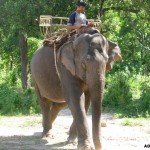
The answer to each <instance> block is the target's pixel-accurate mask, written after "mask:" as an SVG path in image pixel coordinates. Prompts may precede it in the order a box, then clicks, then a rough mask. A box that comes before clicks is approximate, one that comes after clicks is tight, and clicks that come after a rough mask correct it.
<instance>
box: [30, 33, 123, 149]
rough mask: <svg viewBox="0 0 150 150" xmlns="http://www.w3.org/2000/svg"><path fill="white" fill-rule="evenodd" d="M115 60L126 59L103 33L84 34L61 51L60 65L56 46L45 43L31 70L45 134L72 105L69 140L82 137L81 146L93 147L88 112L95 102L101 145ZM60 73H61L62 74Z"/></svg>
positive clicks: (96, 143) (94, 128) (94, 117)
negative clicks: (107, 85)
mask: <svg viewBox="0 0 150 150" xmlns="http://www.w3.org/2000/svg"><path fill="white" fill-rule="evenodd" d="M115 61H122V57H121V51H120V49H119V47H118V46H117V45H116V44H114V43H112V42H110V41H108V40H106V38H105V37H104V36H103V35H101V34H100V33H95V34H93V35H90V34H87V33H84V34H81V35H80V36H79V37H77V39H76V40H75V41H68V42H66V43H65V44H63V46H61V47H60V49H59V50H58V51H57V68H58V71H56V66H55V63H54V49H53V47H47V46H42V47H41V48H39V49H38V50H37V51H36V53H35V54H34V56H33V58H32V62H31V72H32V77H33V81H34V83H35V89H36V92H37V94H38V97H39V103H40V105H41V109H42V115H43V136H48V135H49V134H50V132H49V131H50V129H52V123H53V121H54V120H55V118H56V117H57V114H58V113H59V111H60V110H61V109H62V108H64V107H65V106H66V104H67V105H68V106H69V108H70V110H71V112H72V116H73V123H72V125H71V127H70V130H69V137H68V141H74V140H75V138H76V137H77V138H78V149H80V150H91V149H93V148H92V146H91V145H92V143H91V142H92V141H91V140H90V135H89V128H88V124H87V118H86V113H87V111H88V108H89V105H90V103H91V105H92V137H93V143H94V146H95V149H96V150H100V149H101V147H102V146H101V139H100V138H101V131H100V121H101V111H102V109H101V108H102V98H103V90H104V84H105V71H106V70H110V69H112V66H113V64H114V62H115ZM58 74H59V76H58Z"/></svg>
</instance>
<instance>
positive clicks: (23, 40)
mask: <svg viewBox="0 0 150 150" xmlns="http://www.w3.org/2000/svg"><path fill="white" fill-rule="evenodd" d="M19 43H20V54H21V71H22V73H21V81H22V88H23V89H27V87H28V55H27V54H28V47H27V34H25V33H24V32H23V31H20V41H19Z"/></svg>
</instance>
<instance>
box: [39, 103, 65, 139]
mask: <svg viewBox="0 0 150 150" xmlns="http://www.w3.org/2000/svg"><path fill="white" fill-rule="evenodd" d="M65 106H67V104H66V103H54V102H50V101H48V100H45V101H43V103H42V114H43V136H44V137H50V136H51V133H50V130H51V129H52V123H53V122H54V120H55V119H56V117H57V115H58V113H59V112H60V110H61V109H63V108H64V107H65Z"/></svg>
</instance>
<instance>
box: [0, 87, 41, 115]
mask: <svg viewBox="0 0 150 150" xmlns="http://www.w3.org/2000/svg"><path fill="white" fill-rule="evenodd" d="M0 112H1V114H2V115H4V114H5V115H6V114H7V115H14V114H34V113H39V112H40V108H39V105H38V102H37V97H36V95H35V91H34V89H32V88H29V89H27V90H23V89H22V88H16V87H13V86H10V85H7V84H1V85H0Z"/></svg>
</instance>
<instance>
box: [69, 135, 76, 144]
mask: <svg viewBox="0 0 150 150" xmlns="http://www.w3.org/2000/svg"><path fill="white" fill-rule="evenodd" d="M76 138H77V136H76V135H69V137H68V139H67V142H68V143H74V142H75V140H76Z"/></svg>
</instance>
